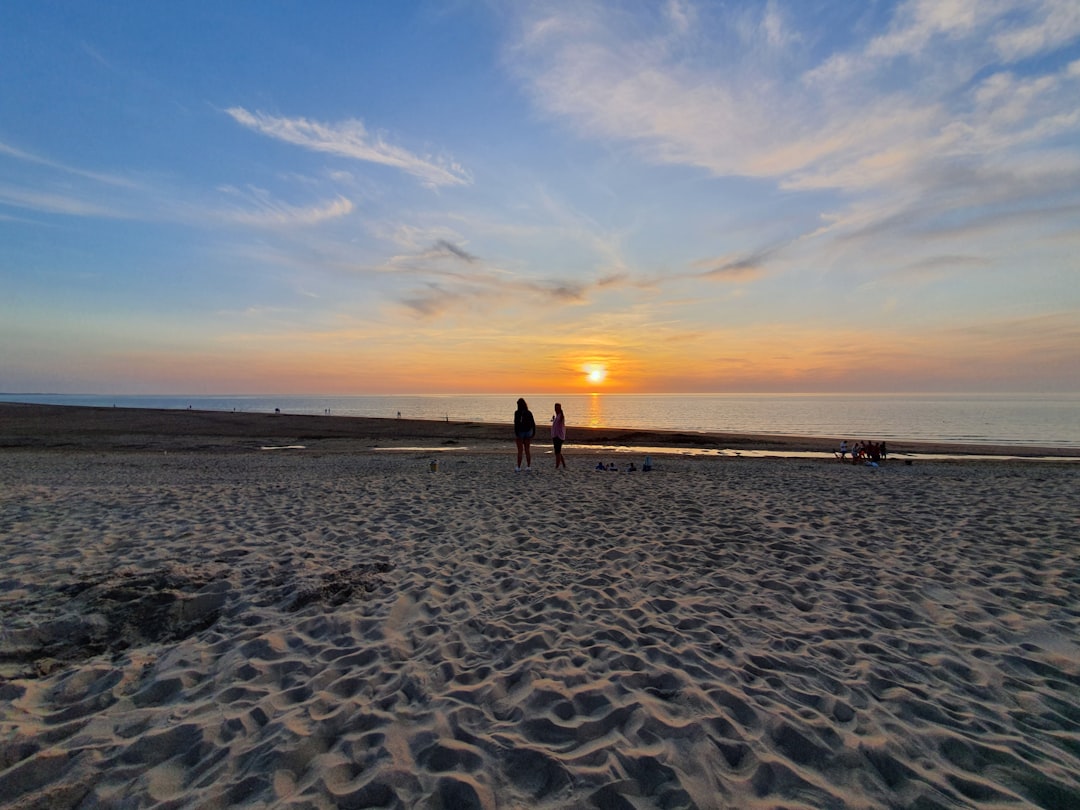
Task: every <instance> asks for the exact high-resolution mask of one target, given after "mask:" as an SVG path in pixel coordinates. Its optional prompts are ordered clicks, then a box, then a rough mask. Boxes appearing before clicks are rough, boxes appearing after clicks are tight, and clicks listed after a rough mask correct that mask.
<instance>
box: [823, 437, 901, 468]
mask: <svg viewBox="0 0 1080 810" xmlns="http://www.w3.org/2000/svg"><path fill="white" fill-rule="evenodd" d="M848 453H850V454H851V463H852V464H860V463H873V464H877V463H879V462H881V461H884V460H885V459H887V458H888V457H889V448H888V447H886V446H885V442H877V443H876V444H875V443H874V442H855V444H853V445H852V446H851V448H850V449H849V448H848V443H847V441H846V440H845V441H842V442H840V449H839V450H838V451H836V452H835V453H834V454H833V455H835V456H836V460H837V461H846V460H847V455H848Z"/></svg>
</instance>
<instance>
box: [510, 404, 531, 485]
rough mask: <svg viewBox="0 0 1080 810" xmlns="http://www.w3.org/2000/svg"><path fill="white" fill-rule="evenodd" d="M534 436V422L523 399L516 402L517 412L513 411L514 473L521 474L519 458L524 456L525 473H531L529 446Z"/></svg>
mask: <svg viewBox="0 0 1080 810" xmlns="http://www.w3.org/2000/svg"><path fill="white" fill-rule="evenodd" d="M535 435H536V420H535V419H533V415H532V411H530V410H529V406H528V405H527V404H526V403H525V400H524V399H519V400H518V401H517V410H516V411H514V443H515V444H516V445H517V468H516V469H515V472H521V456H522V453H524V455H525V472H531V471H532V451H531V450H530V449H529V446H530V445H531V443H532V438H533V436H535Z"/></svg>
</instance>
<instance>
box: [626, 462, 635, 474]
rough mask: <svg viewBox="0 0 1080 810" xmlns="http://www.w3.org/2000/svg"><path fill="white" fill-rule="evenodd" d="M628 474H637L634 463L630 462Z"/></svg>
mask: <svg viewBox="0 0 1080 810" xmlns="http://www.w3.org/2000/svg"><path fill="white" fill-rule="evenodd" d="M626 471H627V472H637V467H635V466H634V462H632V461H631V462H630V466H629V467H627V468H626Z"/></svg>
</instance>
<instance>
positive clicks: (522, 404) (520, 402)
mask: <svg viewBox="0 0 1080 810" xmlns="http://www.w3.org/2000/svg"><path fill="white" fill-rule="evenodd" d="M528 409H529V406H528V405H526V404H525V400H524V399H519V400H518V410H519V411H527V410H528Z"/></svg>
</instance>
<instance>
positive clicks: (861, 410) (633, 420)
mask: <svg viewBox="0 0 1080 810" xmlns="http://www.w3.org/2000/svg"><path fill="white" fill-rule="evenodd" d="M524 396H525V399H526V400H527V401H528V403H529V406H530V408H531V410H532V411H533V414H534V415H535V416H536V421H537V423H538V424H540V425H541V426H542V425H544V424H545V423H546V422H547V421H548V419H549V418H550V415H551V413H553V408H552V406H553V404H554V403H555V402H556V401H558V402H561V403H562V406H563V410H564V411H565V412H566V415H567V424H568V425H569V426H570V428H571V429H572V428H573V426H575V425H578V426H583V427H619V428H641V429H647V428H657V429H662V430H679V431H690V432H714V431H718V432H731V433H760V434H768V435H794V436H815V437H825V438H835V439H836V440H837V441H839V440H840V439H848V440H849V441H856V440H868V441H880V440H887V441H893V442H895V441H904V440H908V441H942V442H950V443H961V444H972V445H979V444H999V445H1010V446H1024V445H1028V446H1036V447H1056V448H1075V447H1080V393H1077V394H1034V395H1032V394H573V395H563V396H553V395H551V394H539V395H537V394H534V395H529V394H525V395H524ZM517 397H518V395H512V394H507V395H492V394H475V395H455V396H445V395H431V396H415V395H403V396H183V395H179V396H156V395H139V396H103V395H69V394H64V395H58V394H2V393H0V401H5V402H31V403H43V404H55V405H96V406H105V407H111V406H116V407H120V408H166V409H186V408H194V409H196V410H215V411H234V410H235V411H245V412H251V413H273V412H274V411H275V409H280V410H281V411H283V412H285V413H300V414H314V415H318V414H325V413H328V412H329V413H331V414H334V415H336V416H372V417H384V418H395V417H397V416H398V415H400V416H401V417H402V418H407V419H439V420H442V419H449V420H451V421H471V422H492V423H498V422H505V423H507V424H509V423H510V422H511V420H512V417H513V412H514V408H515V407H516V406H515V403H516V401H517Z"/></svg>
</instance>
